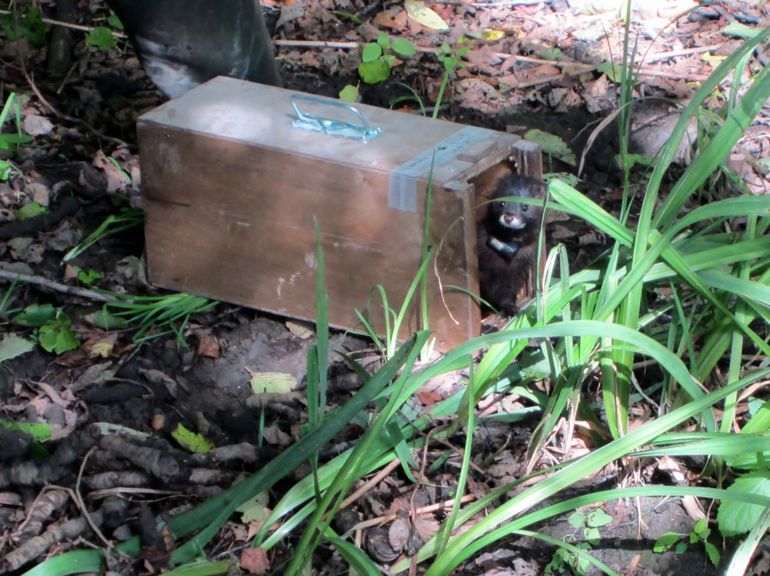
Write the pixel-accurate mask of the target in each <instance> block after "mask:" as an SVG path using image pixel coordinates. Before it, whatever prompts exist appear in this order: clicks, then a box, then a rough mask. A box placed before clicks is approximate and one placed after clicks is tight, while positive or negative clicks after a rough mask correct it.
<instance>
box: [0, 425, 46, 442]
mask: <svg viewBox="0 0 770 576" xmlns="http://www.w3.org/2000/svg"><path fill="white" fill-rule="evenodd" d="M0 428H4V429H5V430H11V431H13V430H18V431H20V432H24V433H25V434H29V435H30V436H32V438H34V439H35V440H36V441H37V442H48V441H49V440H50V439H51V437H52V436H53V432H52V430H51V427H50V426H49V425H48V424H46V423H44V422H12V421H10V420H0Z"/></svg>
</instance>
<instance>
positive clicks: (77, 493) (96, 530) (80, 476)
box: [72, 446, 114, 550]
mask: <svg viewBox="0 0 770 576" xmlns="http://www.w3.org/2000/svg"><path fill="white" fill-rule="evenodd" d="M96 449H97V447H96V446H91V449H90V450H89V451H88V452H87V453H86V455H85V456H84V457H83V462H81V463H80V469H79V470H78V479H77V481H76V482H75V489H74V490H73V491H72V496H73V498H74V499H75V502H76V503H77V505H78V508H80V511H81V512H82V514H83V517H84V518H85V519H86V522H88V525H89V526H91V530H93V531H94V534H96V536H97V537H98V538H99V540H101V541H102V542H103V543H104V545H105V546H106V547H107V550H112V549H113V546H114V545H113V543H112V542H111V541H110V540H107V538H105V537H104V534H102V531H101V530H99V526H97V525H96V522H94V519H93V518H92V517H91V514H90V512H89V511H88V508H87V507H86V503H85V502H83V497H82V496H81V495H80V482H81V480H83V470H84V469H85V467H86V462H88V459H89V458H90V457H91V454H93V453H94V451H96Z"/></svg>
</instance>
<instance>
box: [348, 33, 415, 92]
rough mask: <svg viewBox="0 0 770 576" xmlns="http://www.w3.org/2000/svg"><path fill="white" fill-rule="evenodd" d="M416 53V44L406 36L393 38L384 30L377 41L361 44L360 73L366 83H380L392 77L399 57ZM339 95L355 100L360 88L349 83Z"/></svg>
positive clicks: (406, 56)
mask: <svg viewBox="0 0 770 576" xmlns="http://www.w3.org/2000/svg"><path fill="white" fill-rule="evenodd" d="M416 53H417V49H416V48H415V47H414V44H412V43H411V42H410V41H409V40H407V39H406V38H396V39H395V40H391V39H390V37H389V36H388V35H387V34H385V33H384V32H383V33H381V34H380V35H379V36H378V37H377V41H376V42H369V43H367V44H363V45H362V46H361V64H359V66H358V75H359V77H360V78H361V80H363V81H364V83H366V84H379V83H380V82H384V81H385V80H387V79H388V78H390V74H391V71H392V69H393V66H395V64H396V61H397V60H398V58H411V57H412V56H414V55H415V54H416ZM339 97H340V98H341V99H342V100H345V101H347V102H355V101H356V100H357V99H358V88H357V87H356V86H352V85H350V84H348V85H347V86H345V87H344V88H343V89H342V90H341V91H340V94H339Z"/></svg>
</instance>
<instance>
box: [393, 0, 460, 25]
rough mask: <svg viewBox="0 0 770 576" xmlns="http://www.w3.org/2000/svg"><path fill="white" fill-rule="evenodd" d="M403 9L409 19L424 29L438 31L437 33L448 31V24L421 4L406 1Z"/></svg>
mask: <svg viewBox="0 0 770 576" xmlns="http://www.w3.org/2000/svg"><path fill="white" fill-rule="evenodd" d="M404 7H405V8H406V13H407V14H409V17H410V18H413V19H414V20H416V21H417V22H419V23H420V24H422V25H423V26H425V27H426V28H430V29H431V30H438V31H439V32H447V31H448V30H449V24H447V23H446V21H445V20H444V19H443V18H442V17H441V16H439V15H438V13H437V12H436V11H435V10H431V9H430V8H428V7H427V6H426V5H425V4H423V3H422V2H419V1H418V0H406V1H405V2H404Z"/></svg>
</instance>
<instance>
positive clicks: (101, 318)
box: [83, 309, 129, 330]
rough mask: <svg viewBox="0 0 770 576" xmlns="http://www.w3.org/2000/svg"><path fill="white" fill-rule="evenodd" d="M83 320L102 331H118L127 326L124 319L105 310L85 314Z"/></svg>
mask: <svg viewBox="0 0 770 576" xmlns="http://www.w3.org/2000/svg"><path fill="white" fill-rule="evenodd" d="M83 319H84V320H85V321H86V322H88V323H89V324H91V325H93V326H97V327H99V328H102V329H104V330H119V329H121V328H125V327H126V326H128V324H129V323H128V321H127V320H126V319H125V318H121V317H120V316H115V315H114V314H111V313H110V312H109V311H108V310H105V309H101V310H98V311H96V312H92V313H91V314H86V315H85V316H84V317H83Z"/></svg>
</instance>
